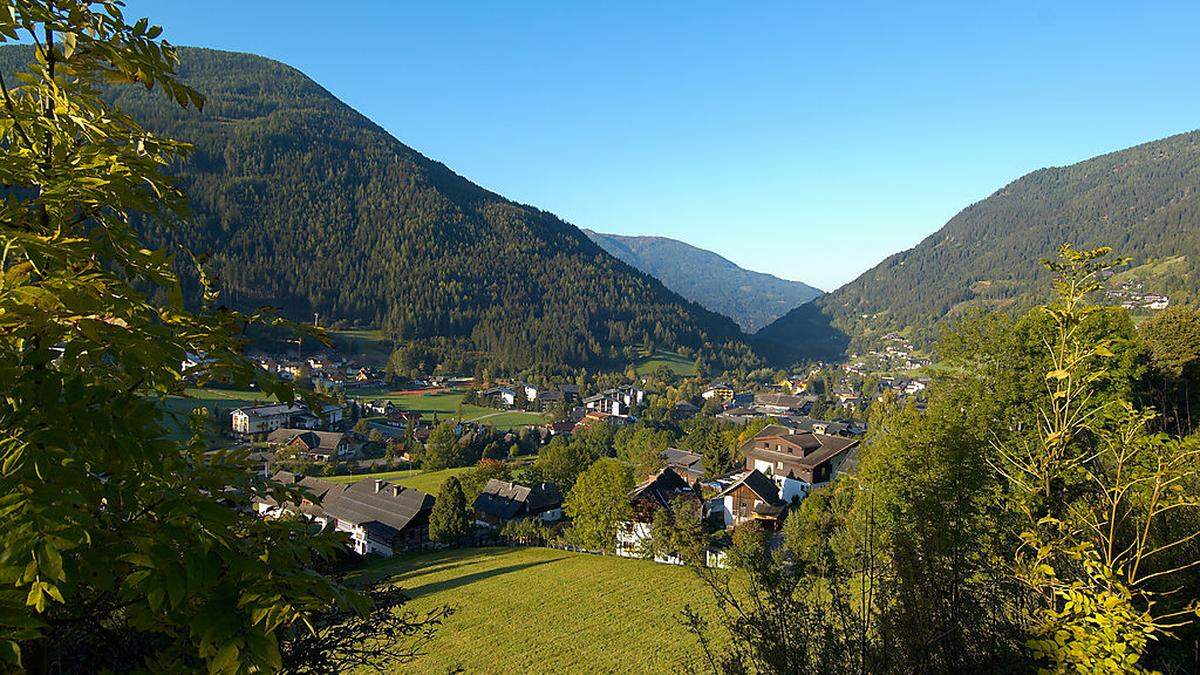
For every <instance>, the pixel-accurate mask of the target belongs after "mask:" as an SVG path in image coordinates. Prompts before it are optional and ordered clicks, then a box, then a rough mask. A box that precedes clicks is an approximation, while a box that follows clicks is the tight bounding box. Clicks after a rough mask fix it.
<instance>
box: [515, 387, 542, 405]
mask: <svg viewBox="0 0 1200 675" xmlns="http://www.w3.org/2000/svg"><path fill="white" fill-rule="evenodd" d="M516 388H517V390H518V391H519V392H520V393H522V394H524V395H525V400H526V401H529V402H531V403H535V402H537V401H538V400H539V399H540V398H541V397H542V394H544V393H547V392H546V390H545V389H542V388H541V387H538V386H537V385H534V384H529V383H528V382H521V383H519V384H518V385H517V387H516Z"/></svg>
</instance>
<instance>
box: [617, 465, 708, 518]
mask: <svg viewBox="0 0 1200 675" xmlns="http://www.w3.org/2000/svg"><path fill="white" fill-rule="evenodd" d="M680 496H683V497H695V496H696V491H695V490H693V489H692V486H691V485H688V482H687V481H686V480H684V478H683V476H680V475H679V473H678V472H677V471H676V470H675V469H673V468H671V467H669V466H668V467H667V468H665V469H663V470H662V471H659V472H658V473H656V474H654V475H653V476H651V477H649V478H647V479H646V480H644V481H642V483H641V484H639V485H638V486H637V487H635V488H633V490H632V491H630V493H629V501H639V500H643V499H647V500H650V501H651V502H653V503H655V504H657V505H658V506H663V507H667V508H670V506H671V500H672V499H675V498H677V497H680Z"/></svg>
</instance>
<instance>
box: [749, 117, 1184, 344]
mask: <svg viewBox="0 0 1200 675" xmlns="http://www.w3.org/2000/svg"><path fill="white" fill-rule="evenodd" d="M1064 242H1071V243H1072V244H1075V245H1076V246H1081V247H1093V246H1102V245H1104V246H1112V247H1113V248H1114V249H1115V250H1116V252H1117V253H1119V254H1121V255H1125V256H1130V257H1131V258H1132V259H1133V269H1131V270H1129V271H1128V272H1125V273H1124V274H1122V275H1121V279H1123V280H1134V279H1136V280H1137V281H1139V282H1140V283H1142V284H1143V286H1144V288H1145V290H1146V291H1154V292H1157V293H1163V294H1166V295H1168V296H1169V297H1170V299H1171V302H1172V303H1195V302H1196V301H1197V300H1198V299H1200V131H1193V132H1190V133H1185V134H1179V135H1176V136H1171V137H1169V138H1164V139H1162V140H1158V141H1153V142H1150V143H1146V144H1144V145H1139V146H1136V147H1133V148H1128V149H1126V150H1121V151H1118V152H1113V153H1109V154H1106V155H1101V156H1100V157H1095V158H1093V159H1089V160H1086V161H1083V162H1079V163H1078V164H1072V165H1070V166H1066V167H1054V168H1048V169H1041V170H1039V171H1034V172H1033V173H1030V174H1028V175H1026V176H1023V177H1021V178H1019V179H1017V180H1016V181H1013V182H1012V183H1010V184H1009V185H1007V186H1005V187H1004V188H1002V189H1001V190H999V191H997V192H996V193H994V194H993V195H991V196H990V197H988V198H987V199H984V200H982V201H980V202H977V203H975V204H972V205H971V206H969V207H967V208H966V209H963V210H962V211H961V212H960V213H959V214H958V215H956V216H954V218H952V219H951V220H950V221H949V222H948V223H946V225H945V226H944V227H943V228H942V229H940V230H938V231H937V232H936V233H934V234H933V235H931V236H929V237H928V238H926V239H925V240H924V241H922V242H921V243H920V244H918V245H917V246H916V247H915V248H912V249H910V250H908V251H904V252H902V253H897V254H895V255H892V256H890V257H889V258H887V259H886V260H884V261H883V262H882V263H880V264H879V265H877V266H875V267H874V268H873V269H871V270H869V271H867V272H866V273H865V274H863V275H862V276H860V277H859V278H857V279H855V280H854V281H852V282H850V283H848V284H846V285H845V286H843V287H841V288H839V289H837V290H836V291H833V292H832V293H829V294H828V295H825V296H822V297H821V298H818V299H817V300H815V301H814V302H812V303H810V304H809V305H804V306H802V307H799V308H797V309H796V310H793V311H792V312H790V313H788V314H787V315H785V316H783V317H781V318H779V319H778V320H776V321H775V322H774V323H772V324H771V325H769V326H767V327H765V328H763V329H762V330H761V331H759V333H758V334H757V335H756V336H755V337H756V338H757V339H758V340H759V341H760V343H761V344H762V345H763V346H764V348H766V349H768V350H769V351H771V352H773V353H774V355H775V356H776V358H777V359H784V360H788V359H793V358H812V357H818V358H819V357H826V358H828V357H829V356H831V355H833V354H835V353H837V352H838V351H839V350H844V349H845V348H846V347H847V346H848V345H851V346H852V345H855V344H859V345H861V344H866V343H868V342H870V341H871V340H872V339H873V338H875V337H877V336H879V335H880V334H881V333H884V332H887V331H892V330H904V331H907V332H908V333H909V334H910V335H911V336H912V337H913V338H914V339H915V340H916V342H917V343H918V344H922V343H924V344H929V343H930V342H931V341H932V340H933V338H934V337H935V336H936V331H937V326H938V325H939V324H940V323H941V322H943V321H945V320H946V319H947V318H952V317H955V316H959V315H961V314H962V312H964V311H965V310H967V309H970V308H972V307H1011V308H1014V309H1017V308H1021V307H1024V306H1028V305H1031V304H1033V303H1034V302H1036V301H1037V300H1039V299H1041V298H1043V297H1044V296H1045V295H1046V294H1047V293H1048V292H1049V283H1048V277H1047V273H1046V272H1045V270H1043V269H1042V266H1041V265H1040V264H1039V262H1038V261H1039V259H1041V258H1045V257H1050V256H1053V254H1054V251H1055V249H1056V248H1057V247H1058V246H1059V245H1060V244H1062V243H1064Z"/></svg>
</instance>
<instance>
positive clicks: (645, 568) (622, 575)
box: [362, 548, 715, 673]
mask: <svg viewBox="0 0 1200 675" xmlns="http://www.w3.org/2000/svg"><path fill="white" fill-rule="evenodd" d="M362 574H363V575H365V576H366V577H369V578H373V579H377V578H381V577H382V578H387V579H390V580H392V581H394V582H395V583H397V584H399V585H400V586H401V587H403V588H404V589H405V591H406V592H407V593H408V594H409V596H411V597H412V602H411V604H410V605H409V607H408V608H409V609H414V610H417V611H424V610H429V609H432V608H435V607H438V606H442V605H450V606H452V607H454V608H455V613H454V614H453V615H452V616H451V617H450V618H449V619H447V621H446V623H445V625H444V626H443V627H442V628H441V629H440V630H439V632H438V634H437V636H436V637H435V638H434V640H433V641H432V642H431V643H430V644H429V645H428V648H427V651H428V653H427V655H425V656H423V657H421V658H420V659H419V660H418V661H416V662H415V663H413V664H410V665H409V666H408V667H406V668H404V669H400V670H399V671H398V672H413V673H417V672H422V673H433V672H447V670H450V669H454V668H462V669H464V671H465V672H470V673H514V672H516V673H521V672H551V673H564V672H570V673H578V672H592V673H612V672H635V673H673V672H680V671H683V670H685V669H686V667H687V666H688V665H693V666H696V667H698V668H700V667H702V664H701V663H700V662H699V660H700V659H702V658H703V654H702V652H701V650H700V647H699V645H698V644H697V642H696V640H695V639H694V638H693V637H692V635H691V634H690V633H689V632H688V631H687V629H686V628H685V627H684V626H683V625H682V624H681V623H680V611H681V610H682V609H683V607H684V606H685V605H687V604H691V605H692V606H693V608H695V609H696V610H697V611H699V612H701V613H702V614H705V615H707V616H709V617H712V616H713V615H714V612H715V610H714V607H713V603H712V599H711V596H710V595H709V592H708V589H707V588H706V587H704V585H703V584H702V583H701V582H700V581H699V580H698V579H697V578H696V577H695V575H694V574H693V573H692V572H691V571H690V570H687V569H685V568H682V567H675V566H671V565H660V564H656V563H652V562H648V561H644V560H631V559H626V558H616V557H610V556H594V555H587V554H583V553H570V552H566V551H559V550H554V549H546V548H481V549H458V550H449V551H441V552H437V553H422V554H417V555H408V556H402V557H397V558H392V559H389V560H382V561H379V562H377V563H374V564H372V565H371V566H370V567H368V568H367V569H366V570H364V571H363V572H362Z"/></svg>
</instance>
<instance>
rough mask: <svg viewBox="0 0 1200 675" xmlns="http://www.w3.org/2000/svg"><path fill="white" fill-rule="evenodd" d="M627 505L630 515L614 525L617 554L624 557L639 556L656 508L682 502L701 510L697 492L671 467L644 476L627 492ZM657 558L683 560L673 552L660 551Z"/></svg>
mask: <svg viewBox="0 0 1200 675" xmlns="http://www.w3.org/2000/svg"><path fill="white" fill-rule="evenodd" d="M629 505H630V507H631V508H632V511H633V519H632V520H628V521H625V522H623V523H621V525H620V527H618V529H617V549H616V552H617V555H619V556H624V557H626V558H635V557H640V556H641V555H642V554H643V550H642V549H643V547H644V545H645V543H646V541H647V540H649V539H650V537H651V527H652V525H653V523H654V516H655V513H657V512H658V510H659V509H667V510H668V511H670V510H672V509H676V508H680V507H681V506H684V507H685V508H694V509H696V510H697V511H700V510H701V508H702V503H701V500H700V494H699V493H698V492H696V489H695V488H693V487H692V486H691V485H690V484H688V482H687V480H686V479H685V478H684V477H683V476H681V475H679V473H677V472H676V471H675V469H672V468H671V467H667V468H665V469H663V470H662V471H659V472H658V473H656V474H654V475H653V476H651V477H649V478H647V479H646V480H645V481H643V482H642V483H641V484H640V485H638V486H637V487H635V488H634V489H633V490H632V491H631V492H630V493H629ZM655 560H656V561H658V562H668V563H673V564H677V565H682V564H683V561H682V560H681V559H679V557H678V556H677V555H675V554H674V553H660V554H658V555H656V556H655Z"/></svg>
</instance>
